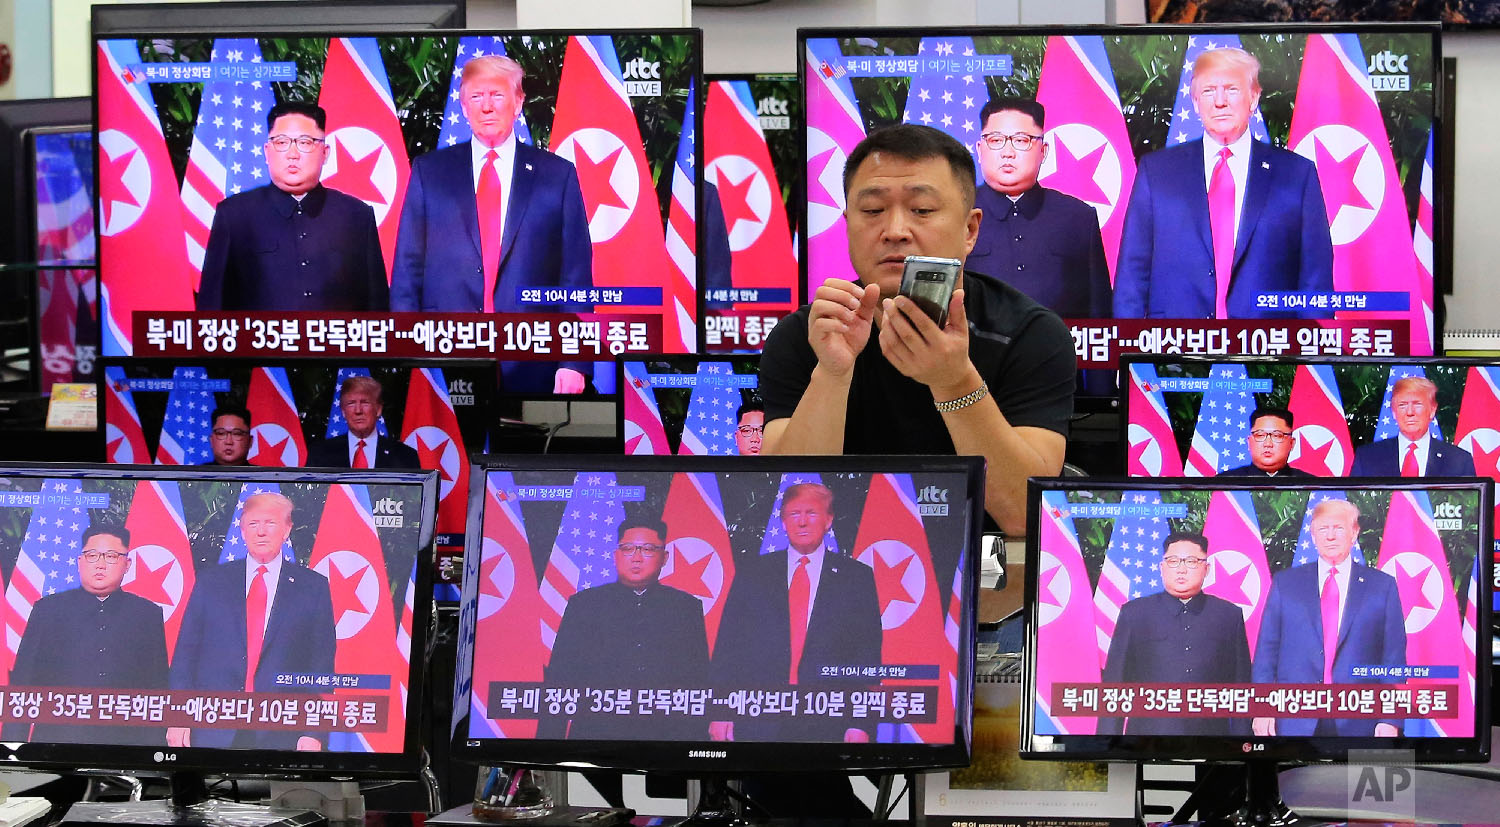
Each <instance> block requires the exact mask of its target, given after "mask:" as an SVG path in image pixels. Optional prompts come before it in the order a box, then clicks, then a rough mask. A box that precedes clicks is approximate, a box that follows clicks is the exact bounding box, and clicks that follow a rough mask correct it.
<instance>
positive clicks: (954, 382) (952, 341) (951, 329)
mask: <svg viewBox="0 0 1500 827" xmlns="http://www.w3.org/2000/svg"><path fill="white" fill-rule="evenodd" d="M880 350H881V351H882V352H883V353H884V354H885V358H886V359H888V360H890V363H891V365H893V366H894V367H895V368H896V370H899V371H901V373H902V375H904V376H907V377H908V378H911V379H915V380H917V381H918V382H921V383H922V384H924V385H926V386H927V387H929V388H931V389H932V398H933V399H935V400H937V401H939V402H945V401H947V400H949V399H956V398H958V397H960V396H963V395H964V394H966V393H969V392H970V391H972V390H974V389H975V388H977V387H979V382H978V381H976V374H975V372H974V366H973V364H971V363H970V362H969V317H968V315H967V314H966V313H965V312H964V291H963V288H959V289H958V290H955V291H953V298H952V300H950V301H949V302H948V323H947V324H946V325H945V326H943V327H941V328H939V327H938V326H937V323H936V322H934V321H933V320H932V318H931V317H929V316H928V315H927V314H926V313H924V312H922V308H920V307H918V306H917V303H916V302H914V301H912V300H911V299H909V298H907V297H906V296H897V297H895V298H893V299H886V300H885V301H884V302H882V307H881V316H880Z"/></svg>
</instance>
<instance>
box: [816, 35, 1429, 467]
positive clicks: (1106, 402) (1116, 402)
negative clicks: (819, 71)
mask: <svg viewBox="0 0 1500 827" xmlns="http://www.w3.org/2000/svg"><path fill="white" fill-rule="evenodd" d="M1442 31H1443V29H1442V26H1441V25H1439V24H1438V23H1437V22H1435V21H1428V22H1401V23H1202V24H1196V23H1195V24H1191V25H1189V24H1181V25H1173V24H1167V23H1146V24H1120V23H1101V24H1080V25H1042V26H1014V25H1012V26H930V27H913V26H895V27H890V28H886V27H877V26H860V27H848V26H838V27H833V26H818V27H808V28H799V29H797V77H798V83H799V85H800V87H801V90H802V92H801V94H802V101H803V117H802V141H801V142H800V144H799V150H800V153H801V169H802V172H803V174H802V180H801V184H800V190H801V191H800V192H799V193H798V195H799V196H800V197H799V198H798V199H797V206H798V216H797V222H798V226H799V227H803V228H805V227H807V199H808V193H807V160H808V159H807V129H808V126H807V83H808V77H807V40H808V38H854V37H869V36H870V35H871V33H872V32H878V33H879V35H880V36H881V37H887V38H891V37H918V38H920V37H934V36H935V37H941V36H944V35H951V36H966V37H1051V36H1054V35H1056V36H1069V35H1102V36H1104V37H1109V36H1111V35H1128V36H1135V35H1158V36H1173V37H1188V36H1191V35H1196V34H1198V33H1212V32H1224V33H1230V32H1232V33H1234V34H1239V35H1244V34H1252V35H1253V34H1291V35H1310V34H1325V33H1339V34H1360V33H1362V32H1371V33H1375V32H1389V33H1403V32H1411V33H1426V34H1428V35H1429V37H1430V38H1431V42H1432V53H1431V54H1432V72H1433V111H1432V127H1431V128H1432V134H1433V139H1434V142H1435V145H1436V146H1439V147H1441V146H1442V145H1443V140H1444V136H1445V135H1446V134H1447V130H1448V124H1447V123H1446V122H1445V121H1444V120H1443V112H1444V108H1443V100H1442V74H1443V44H1442ZM1432 175H1433V181H1434V182H1438V183H1441V182H1442V181H1445V180H1447V179H1445V178H1444V177H1443V169H1442V159H1441V158H1440V157H1438V153H1436V152H1435V153H1434V154H1433V159H1432ZM1448 198H1449V196H1448V194H1447V193H1444V192H1441V191H1439V190H1438V189H1437V187H1436V186H1434V190H1433V202H1432V210H1433V227H1432V230H1433V232H1432V251H1433V273H1434V275H1435V276H1436V274H1438V273H1442V272H1445V270H1444V268H1445V267H1447V266H1449V265H1448V263H1447V261H1446V255H1447V252H1448V251H1449V250H1451V247H1452V245H1451V244H1449V243H1448V242H1447V237H1448V234H1449V233H1450V232H1451V230H1450V228H1449V227H1447V226H1445V225H1444V223H1443V220H1444V217H1445V216H1446V215H1447V212H1446V211H1445V209H1444V204H1445V203H1446V202H1447V200H1448ZM807 243H808V236H807V233H805V232H803V233H798V235H797V263H798V290H800V291H801V293H802V295H804V296H805V295H807V280H808V273H807V267H808V260H807V254H808V251H807ZM1112 289H1113V285H1111V290H1112ZM1432 302H1433V307H1434V311H1435V312H1434V316H1433V331H1432V336H1433V343H1432V347H1433V350H1434V351H1440V350H1441V349H1442V343H1443V329H1444V324H1445V322H1446V314H1445V313H1444V312H1443V307H1442V305H1443V295H1442V294H1441V293H1440V292H1439V286H1438V285H1437V284H1436V283H1435V284H1434V286H1433V297H1432ZM1126 355H1127V354H1121V356H1120V358H1121V359H1124V358H1125V356H1126ZM1397 358H1407V357H1397ZM1083 370H1086V369H1085V368H1080V372H1081V371H1083ZM1093 370H1097V371H1103V372H1106V373H1107V372H1109V369H1108V368H1094V369H1093ZM1117 376H1118V377H1119V378H1122V379H1123V378H1124V377H1123V374H1120V373H1117ZM1080 390H1081V389H1080ZM1125 390H1126V389H1125V387H1124V386H1123V385H1120V384H1118V383H1117V384H1116V387H1115V395H1113V396H1107V395H1106V396H1086V395H1083V394H1082V393H1081V392H1080V393H1078V394H1075V396H1074V407H1075V410H1076V411H1077V412H1078V413H1080V414H1091V413H1109V412H1119V413H1121V415H1122V418H1123V414H1124V411H1123V406H1124V404H1125V402H1124V399H1125V397H1126V396H1127V394H1126V393H1125ZM1122 467H1123V466H1122Z"/></svg>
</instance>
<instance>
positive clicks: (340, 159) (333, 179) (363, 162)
mask: <svg viewBox="0 0 1500 827" xmlns="http://www.w3.org/2000/svg"><path fill="white" fill-rule="evenodd" d="M333 156H334V163H335V164H336V165H337V166H338V172H335V173H334V174H332V175H330V176H328V177H327V178H325V179H323V186H325V187H328V188H329V189H335V190H338V191H339V192H342V193H344V194H346V195H352V196H354V197H355V198H358V199H359V200H361V201H364V202H366V203H372V204H384V203H385V202H386V201H385V196H383V195H381V194H380V188H378V187H376V186H375V164H376V163H377V162H378V161H379V160H380V147H376V148H374V149H372V150H370V151H369V153H367V154H366V155H365V157H363V158H356V157H354V156H353V155H351V154H349V148H348V147H347V146H345V145H344V144H343V143H342V142H340V143H337V144H334V146H333Z"/></svg>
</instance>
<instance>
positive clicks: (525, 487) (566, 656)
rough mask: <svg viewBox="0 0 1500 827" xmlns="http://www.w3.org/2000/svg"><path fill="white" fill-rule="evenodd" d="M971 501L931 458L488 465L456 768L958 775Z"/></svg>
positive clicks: (458, 690) (967, 682) (463, 653)
mask: <svg viewBox="0 0 1500 827" xmlns="http://www.w3.org/2000/svg"><path fill="white" fill-rule="evenodd" d="M982 478H983V466H982V464H981V463H980V462H979V461H978V460H977V459H974V458H953V457H947V458H941V457H937V458H933V457H911V456H906V457H861V458H853V457H774V458H771V457H759V458H753V459H751V458H723V457H682V456H677V457H655V458H648V457H622V456H613V457H515V458H511V457H504V458H502V457H488V458H486V459H485V461H484V463H483V464H482V466H480V465H476V469H475V476H474V481H473V483H472V485H471V493H472V496H473V507H472V508H471V510H470V515H471V517H470V530H469V534H468V537H469V548H468V551H467V553H466V554H465V568H466V570H465V578H464V602H463V604H462V607H461V609H460V617H459V641H460V642H459V659H458V681H457V684H456V686H455V688H454V690H455V700H454V715H455V720H454V738H455V749H456V751H457V753H458V754H459V755H460V756H463V757H467V758H470V759H472V760H476V761H480V762H481V763H502V764H518V765H523V766H541V767H549V766H550V767H560V766H566V767H585V768H587V767H607V768H619V769H627V770H646V771H662V772H678V773H685V774H691V775H698V776H716V777H719V776H721V775H723V774H744V773H756V772H764V771H766V770H770V769H776V770H791V771H800V770H813V769H817V770H824V771H835V772H840V771H857V770H873V769H915V768H921V767H942V766H961V765H963V764H966V763H967V762H968V759H969V744H970V723H971V712H972V699H971V690H972V685H973V684H972V682H973V652H974V649H973V646H974V642H973V635H974V628H975V627H974V601H975V595H976V592H975V588H976V586H975V583H976V579H975V573H976V572H977V566H976V560H975V556H976V555H977V553H978V545H977V541H978V536H979V527H980V514H981V512H982V511H983V508H984V499H983V492H982V485H983V483H982ZM788 548H791V549H792V552H790V554H789V552H788ZM803 552H806V553H807V556H804V554H803ZM803 560H806V561H807V564H806V566H804V565H803V562H802V561H803ZM809 570H810V571H811V572H812V573H811V574H810V573H809ZM796 572H801V574H800V575H799V574H797V573H796ZM814 581H815V582H816V583H817V585H816V586H813V585H812V583H813V582H814ZM792 607H797V608H796V609H795V610H794V609H793V608H792ZM794 652H795V653H797V654H793V653H794Z"/></svg>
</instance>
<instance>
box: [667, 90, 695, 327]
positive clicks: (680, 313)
mask: <svg viewBox="0 0 1500 827" xmlns="http://www.w3.org/2000/svg"><path fill="white" fill-rule="evenodd" d="M696 83H697V82H696V81H695V80H690V81H688V97H687V113H686V114H684V115H683V117H682V137H681V138H679V139H678V141H677V159H676V160H675V161H674V162H673V164H672V204H671V206H670V207H669V208H668V210H667V230H666V232H667V235H666V248H667V258H669V259H671V261H672V275H671V278H670V280H669V284H668V293H669V294H670V295H671V302H670V304H669V305H668V307H667V312H669V313H671V314H672V315H673V316H674V317H675V318H676V319H677V335H678V337H679V339H678V341H676V342H671V343H669V347H671V348H672V349H673V350H676V349H678V348H680V349H681V352H683V353H692V352H694V351H696V350H697V349H698V341H697V336H698V326H697V322H696V321H695V320H696V319H697V317H698V300H697V294H698V262H697V249H698V219H697V214H698V213H697V206H696V203H695V201H694V197H695V195H696V190H695V189H694V184H695V182H696V181H697V176H696V175H695V174H694V172H693V170H694V168H695V165H696V164H697V163H698V159H697V155H696V152H697V150H696V146H697V143H698V131H697V117H698V116H697V109H696V107H697V101H698V97H697V86H696Z"/></svg>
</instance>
